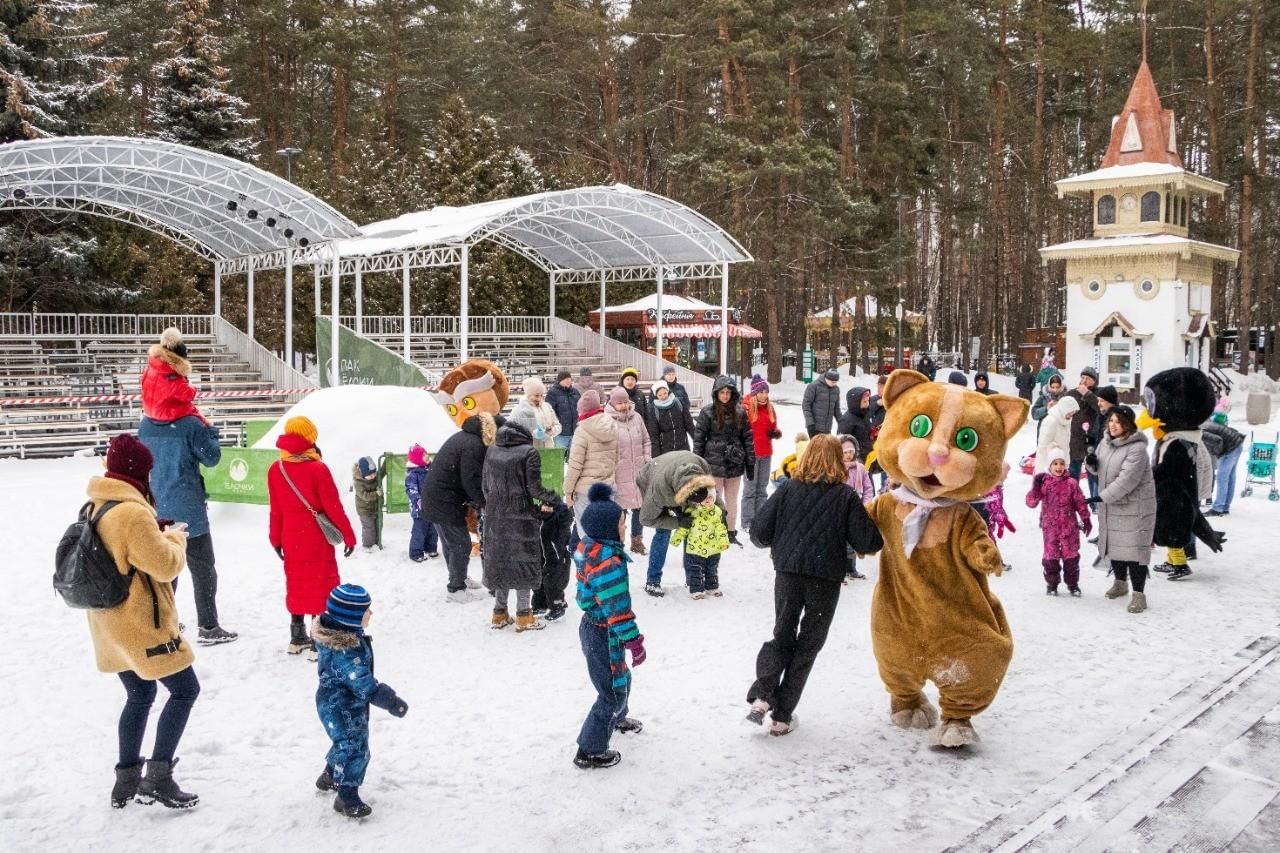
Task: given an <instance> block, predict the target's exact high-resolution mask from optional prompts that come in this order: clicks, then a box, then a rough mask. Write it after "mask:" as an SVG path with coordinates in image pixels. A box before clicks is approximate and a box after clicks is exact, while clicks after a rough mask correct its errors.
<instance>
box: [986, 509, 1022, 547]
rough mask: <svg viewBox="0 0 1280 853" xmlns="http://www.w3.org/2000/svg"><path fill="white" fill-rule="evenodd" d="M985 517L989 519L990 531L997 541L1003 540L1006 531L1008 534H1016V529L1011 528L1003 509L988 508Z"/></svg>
mask: <svg viewBox="0 0 1280 853" xmlns="http://www.w3.org/2000/svg"><path fill="white" fill-rule="evenodd" d="M987 515H988V517H989V518H990V519H991V531H992V532H993V533H995V535H996V538H997V539H1003V538H1004V534H1005V531H1006V530H1007V531H1009V532H1010V533H1017V532H1018V528H1016V527H1014V526H1013V522H1012V521H1010V520H1009V516H1008V514H1007V513H1005V511H1004V508H1003V507H998V506H990V508H989V509H988V510H987Z"/></svg>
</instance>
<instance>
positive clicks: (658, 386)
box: [649, 379, 671, 397]
mask: <svg viewBox="0 0 1280 853" xmlns="http://www.w3.org/2000/svg"><path fill="white" fill-rule="evenodd" d="M658 389H662V390H663V391H666V392H667V393H668V394H669V393H671V386H670V385H668V384H667V383H665V382H663V381H662V380H661V379H659V380H658V381H657V382H655V383H653V385H651V386H650V388H649V390H650V391H651V392H652V393H653V396H655V397H657V396H658Z"/></svg>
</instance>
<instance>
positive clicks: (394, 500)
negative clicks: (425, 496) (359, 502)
mask: <svg viewBox="0 0 1280 853" xmlns="http://www.w3.org/2000/svg"><path fill="white" fill-rule="evenodd" d="M382 466H383V470H384V471H385V472H386V479H385V480H384V481H383V488H382V493H383V494H384V495H386V499H385V503H386V505H387V512H388V513H403V512H408V511H409V495H408V494H407V493H406V492H405V490H404V472H405V469H407V468H408V467H409V457H408V456H407V455H406V454H404V453H384V454H382Z"/></svg>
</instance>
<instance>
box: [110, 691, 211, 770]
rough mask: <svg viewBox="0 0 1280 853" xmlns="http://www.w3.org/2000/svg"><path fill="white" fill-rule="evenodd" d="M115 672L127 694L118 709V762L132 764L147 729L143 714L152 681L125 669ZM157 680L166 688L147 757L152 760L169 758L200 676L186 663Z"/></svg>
mask: <svg viewBox="0 0 1280 853" xmlns="http://www.w3.org/2000/svg"><path fill="white" fill-rule="evenodd" d="M118 675H119V676H120V683H121V684H123V685H124V691H125V693H126V694H127V696H128V698H127V699H126V700H125V703H124V710H123V711H122V712H121V713H120V726H119V736H120V766H121V767H136V766H137V764H138V759H139V757H140V756H141V755H142V738H143V735H145V734H146V733H147V717H149V716H151V704H152V703H153V702H155V699H156V683H155V682H154V681H151V680H148V679H145V678H143V677H141V676H140V675H138V674H137V673H135V672H134V671H133V670H129V669H126V670H125V671H124V672H121V673H118ZM160 683H161V684H163V685H164V686H165V688H166V689H167V690H168V691H169V699H168V700H167V701H166V702H165V703H164V710H162V711H161V712H160V722H159V724H158V725H157V726H156V743H155V746H154V747H153V748H152V750H151V758H152V760H154V761H172V760H173V753H174V752H176V751H177V749H178V741H180V740H182V733H183V732H184V731H185V730H186V728H187V719H188V718H190V716H191V706H192V705H194V704H195V703H196V697H197V696H199V695H200V680H199V679H198V678H196V671H195V670H194V669H192V668H191V667H187V668H186V669H184V670H181V671H179V672H175V673H174V674H173V675H166V676H165V677H164V678H162V679H160Z"/></svg>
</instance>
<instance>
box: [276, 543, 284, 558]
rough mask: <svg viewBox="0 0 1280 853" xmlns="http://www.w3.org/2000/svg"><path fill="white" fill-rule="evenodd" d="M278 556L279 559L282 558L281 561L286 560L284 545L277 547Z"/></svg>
mask: <svg viewBox="0 0 1280 853" xmlns="http://www.w3.org/2000/svg"><path fill="white" fill-rule="evenodd" d="M276 556H277V557H279V558H280V559H282V560H283V559H284V546H283V545H277V546H276Z"/></svg>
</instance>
